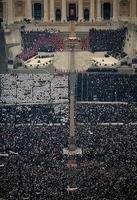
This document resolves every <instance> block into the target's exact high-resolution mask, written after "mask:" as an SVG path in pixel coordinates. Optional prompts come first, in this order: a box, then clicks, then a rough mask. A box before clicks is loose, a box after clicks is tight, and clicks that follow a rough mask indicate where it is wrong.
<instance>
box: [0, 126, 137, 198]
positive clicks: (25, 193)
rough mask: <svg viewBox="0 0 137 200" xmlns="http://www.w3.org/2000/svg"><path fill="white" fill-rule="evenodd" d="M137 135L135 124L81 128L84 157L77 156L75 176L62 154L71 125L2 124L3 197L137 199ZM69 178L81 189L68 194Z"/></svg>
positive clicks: (78, 129)
mask: <svg viewBox="0 0 137 200" xmlns="http://www.w3.org/2000/svg"><path fill="white" fill-rule="evenodd" d="M136 130H137V125H132V124H128V125H119V124H115V125H96V126H94V125H89V124H84V125H83V124H80V123H78V124H77V126H76V135H77V144H78V146H79V147H81V148H82V155H81V156H80V155H78V156H75V160H76V163H77V167H76V168H75V169H74V170H75V174H73V173H72V172H71V169H69V168H68V167H67V165H66V164H67V157H66V156H65V155H63V148H64V147H66V146H67V137H68V126H67V125H57V124H52V125H50V124H49V125H37V124H35V125H28V124H20V125H19V124H13V125H11V124H10V125H5V126H4V125H3V124H1V125H0V133H1V143H0V149H1V150H2V151H4V152H5V153H6V154H5V157H3V158H2V161H3V165H4V166H3V167H1V169H0V170H1V172H2V173H0V188H1V190H0V195H1V196H3V197H5V199H6V200H33V199H35V200H45V199H47V200H55V199H56V200H60V199H62V200H70V199H78V200H86V199H95V200H100V199H105V200H108V199H114V200H119V199H121V200H129V199H133V200H135V199H136V198H137V194H136V183H137V176H136V174H137V165H136V164H137V149H136V133H137V131H136ZM6 155H7V156H6ZM72 175H73V177H71V176H72ZM74 176H75V177H74ZM71 178H72V180H73V179H74V178H75V184H76V186H77V188H78V189H77V190H76V191H73V192H68V191H67V187H68V183H69V182H70V180H71ZM72 180H71V181H72Z"/></svg>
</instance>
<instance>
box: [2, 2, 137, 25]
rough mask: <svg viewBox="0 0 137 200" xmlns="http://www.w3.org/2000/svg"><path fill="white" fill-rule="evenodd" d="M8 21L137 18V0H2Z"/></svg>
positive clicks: (4, 16)
mask: <svg viewBox="0 0 137 200" xmlns="http://www.w3.org/2000/svg"><path fill="white" fill-rule="evenodd" d="M0 13H1V14H0V18H2V19H3V20H4V21H5V22H6V23H7V24H12V23H13V22H15V21H20V20H22V19H24V18H27V19H34V20H40V21H42V22H56V21H57V22H61V23H62V22H66V21H70V20H74V21H79V22H85V21H89V22H94V21H102V20H112V21H119V20H122V21H132V22H133V23H136V21H137V0H1V2H0Z"/></svg>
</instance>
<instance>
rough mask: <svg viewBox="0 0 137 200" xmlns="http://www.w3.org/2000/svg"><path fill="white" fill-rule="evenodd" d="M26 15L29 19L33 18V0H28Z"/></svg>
mask: <svg viewBox="0 0 137 200" xmlns="http://www.w3.org/2000/svg"><path fill="white" fill-rule="evenodd" d="M26 16H27V18H28V19H32V2H31V0H26Z"/></svg>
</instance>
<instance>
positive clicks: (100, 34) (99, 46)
mask: <svg viewBox="0 0 137 200" xmlns="http://www.w3.org/2000/svg"><path fill="white" fill-rule="evenodd" d="M127 31H128V29H127V28H126V27H123V28H119V29H116V30H115V29H114V30H113V29H95V28H92V29H90V31H89V47H90V51H91V52H97V51H102V52H103V51H106V52H108V53H109V55H112V56H114V57H116V58H117V57H118V58H120V57H124V56H125V55H126V54H125V53H124V52H123V48H124V45H125V39H126V33H127Z"/></svg>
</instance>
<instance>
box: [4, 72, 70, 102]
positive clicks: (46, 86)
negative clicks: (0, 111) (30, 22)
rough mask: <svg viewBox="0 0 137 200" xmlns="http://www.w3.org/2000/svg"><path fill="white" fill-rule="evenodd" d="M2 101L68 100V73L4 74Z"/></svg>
mask: <svg viewBox="0 0 137 200" xmlns="http://www.w3.org/2000/svg"><path fill="white" fill-rule="evenodd" d="M0 83H1V84H0V85H1V93H0V94H1V95H0V100H1V102H2V103H8V104H13V103H51V102H54V103H59V102H67V101H68V75H62V74H53V75H52V74H48V73H44V74H42V73H41V74H40V73H39V74H27V73H26V74H25V73H23V74H21V73H20V74H3V75H1V76H0Z"/></svg>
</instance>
